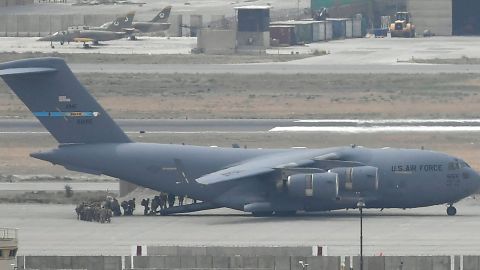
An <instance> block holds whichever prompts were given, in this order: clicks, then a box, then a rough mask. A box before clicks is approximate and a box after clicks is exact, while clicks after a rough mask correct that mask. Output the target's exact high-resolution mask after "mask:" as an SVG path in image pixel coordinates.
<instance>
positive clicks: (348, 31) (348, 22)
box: [345, 19, 353, 38]
mask: <svg viewBox="0 0 480 270" xmlns="http://www.w3.org/2000/svg"><path fill="white" fill-rule="evenodd" d="M345 37H346V38H353V20H352V19H345Z"/></svg>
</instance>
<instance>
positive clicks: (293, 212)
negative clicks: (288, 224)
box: [275, 210, 297, 217]
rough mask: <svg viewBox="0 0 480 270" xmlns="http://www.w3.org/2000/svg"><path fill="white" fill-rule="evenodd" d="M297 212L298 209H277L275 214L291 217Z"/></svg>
mask: <svg viewBox="0 0 480 270" xmlns="http://www.w3.org/2000/svg"><path fill="white" fill-rule="evenodd" d="M295 214H297V211H295V210H293V211H275V215H276V216H279V217H291V216H295Z"/></svg>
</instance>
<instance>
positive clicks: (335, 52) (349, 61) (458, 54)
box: [0, 37, 480, 74]
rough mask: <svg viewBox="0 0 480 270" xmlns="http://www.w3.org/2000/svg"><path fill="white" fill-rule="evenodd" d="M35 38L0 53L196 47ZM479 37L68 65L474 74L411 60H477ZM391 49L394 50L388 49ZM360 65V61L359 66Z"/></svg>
mask: <svg viewBox="0 0 480 270" xmlns="http://www.w3.org/2000/svg"><path fill="white" fill-rule="evenodd" d="M36 39H37V38H0V44H2V46H1V48H0V52H17V53H22V52H43V53H52V52H57V53H79V54H82V53H100V54H152V55H153V54H189V53H190V52H191V50H192V49H193V48H195V47H196V39H195V38H187V37H179V38H177V37H175V38H174V37H172V38H162V37H141V38H140V40H138V41H129V40H125V39H123V40H114V41H110V42H106V43H105V44H104V45H102V46H98V47H94V48H93V49H88V50H86V49H83V48H82V44H79V43H74V44H69V45H68V44H67V45H63V46H62V45H60V44H54V45H55V48H54V49H52V48H50V43H49V42H37V41H36ZM479 46H480V37H432V38H416V39H398V38H381V39H380V38H363V39H346V40H335V41H329V42H319V43H311V44H307V45H306V46H293V47H286V48H274V49H269V50H268V51H267V53H269V54H291V53H300V54H312V52H313V51H315V50H322V51H326V52H327V53H328V54H327V55H324V56H316V57H309V58H305V59H300V60H294V61H290V62H283V63H260V64H182V63H178V64H174V65H171V64H168V65H167V64H165V65H163V64H159V65H155V64H128V63H121V64H109V63H103V64H102V63H94V64H93V63H92V64H90V63H73V64H70V67H71V68H72V69H73V71H74V72H76V73H92V72H104V73H161V74H175V73H191V74H196V73H200V74H208V73H236V74H259V73H273V74H297V73H304V74H369V73H376V74H387V73H403V74H415V73H423V74H440V73H480V65H476V64H471V65H465V64H459V65H446V64H415V63H410V61H411V60H412V59H436V58H438V59H460V58H462V57H468V58H480V51H479V50H478V49H477V48H478V47H479ZM392 51H395V53H392ZM360 63H361V64H360Z"/></svg>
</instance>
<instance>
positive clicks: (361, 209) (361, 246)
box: [357, 199, 365, 270]
mask: <svg viewBox="0 0 480 270" xmlns="http://www.w3.org/2000/svg"><path fill="white" fill-rule="evenodd" d="M357 207H358V210H360V270H363V208H364V207H365V203H364V202H363V199H359V200H358V203H357Z"/></svg>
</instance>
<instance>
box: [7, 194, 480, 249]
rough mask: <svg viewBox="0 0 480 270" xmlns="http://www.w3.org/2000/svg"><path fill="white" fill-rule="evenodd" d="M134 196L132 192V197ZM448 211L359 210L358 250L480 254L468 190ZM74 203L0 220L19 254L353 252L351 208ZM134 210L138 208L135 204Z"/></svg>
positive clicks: (479, 209) (12, 212) (355, 216)
mask: <svg viewBox="0 0 480 270" xmlns="http://www.w3.org/2000/svg"><path fill="white" fill-rule="evenodd" d="M137 200H139V198H137ZM456 206H457V209H458V215H457V216H454V217H449V216H447V215H446V213H445V206H441V205H440V206H433V207H427V208H419V209H407V210H399V209H385V210H384V211H380V210H378V209H369V210H365V212H364V213H365V217H364V231H363V234H364V244H365V246H364V247H365V253H364V254H365V255H367V256H368V255H379V254H383V255H385V256H388V255H454V254H464V255H465V254H468V255H479V254H480V247H479V246H478V243H479V242H480V234H479V233H478V224H480V214H479V213H480V204H479V203H478V201H475V200H473V199H472V198H467V199H465V200H463V201H461V202H459V203H458V204H456ZM74 208H75V206H73V205H38V204H1V205H0V216H1V217H2V218H1V219H0V227H5V226H6V227H16V228H19V233H20V237H19V239H20V245H19V246H20V249H19V255H130V251H131V246H134V245H157V246H158V245H162V246H165V245H185V246H208V245H223V246H299V245H307V246H308V245H322V246H327V247H328V254H329V255H339V256H343V255H357V254H359V213H358V210H349V211H346V210H342V211H332V212H323V213H310V214H299V215H297V216H295V217H266V218H256V217H252V216H250V215H249V214H246V213H243V212H239V211H234V210H229V209H217V210H210V211H203V212H198V213H191V214H185V215H175V216H147V217H144V216H133V217H116V218H113V220H112V223H111V224H99V223H90V222H83V221H78V220H76V215H75V213H74ZM136 211H137V214H141V213H140V212H142V208H141V206H140V205H137V210H136Z"/></svg>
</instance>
